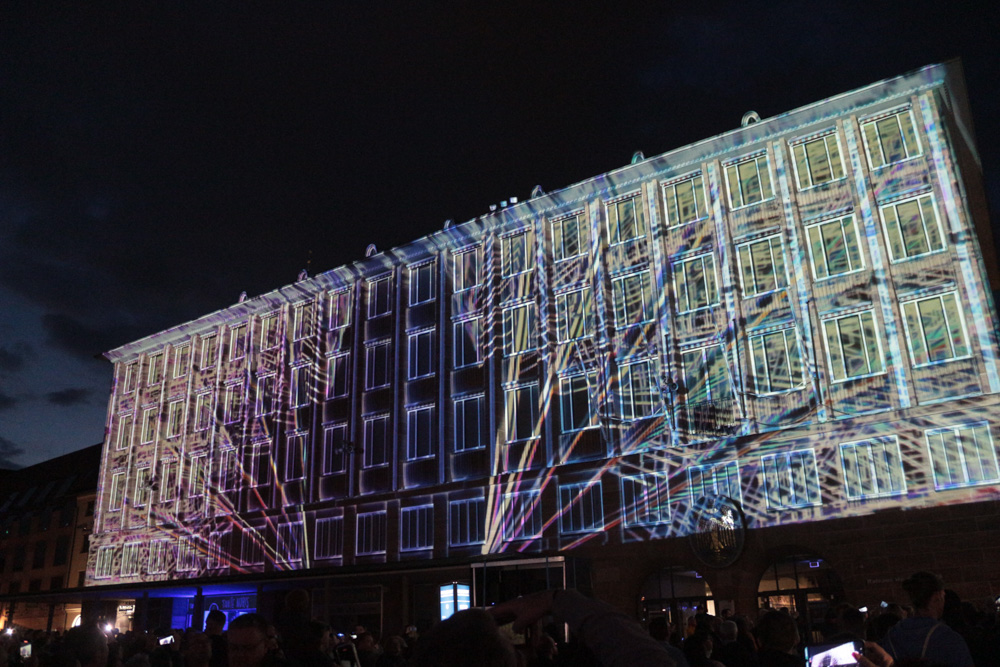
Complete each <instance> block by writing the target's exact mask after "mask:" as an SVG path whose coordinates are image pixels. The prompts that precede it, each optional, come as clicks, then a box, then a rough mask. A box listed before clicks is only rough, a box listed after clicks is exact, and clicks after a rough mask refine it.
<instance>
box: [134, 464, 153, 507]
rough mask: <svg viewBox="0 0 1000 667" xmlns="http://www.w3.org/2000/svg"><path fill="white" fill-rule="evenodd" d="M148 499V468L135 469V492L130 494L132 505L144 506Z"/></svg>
mask: <svg viewBox="0 0 1000 667" xmlns="http://www.w3.org/2000/svg"><path fill="white" fill-rule="evenodd" d="M148 500H149V468H138V469H137V470H136V471H135V493H133V494H132V505H133V506H134V507H145V506H146V503H147V502H148Z"/></svg>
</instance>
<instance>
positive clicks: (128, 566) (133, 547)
mask: <svg viewBox="0 0 1000 667" xmlns="http://www.w3.org/2000/svg"><path fill="white" fill-rule="evenodd" d="M142 545H143V543H142V542H126V543H125V546H124V547H122V569H121V573H122V576H123V577H134V576H136V575H138V574H139V572H140V571H141V570H142V563H141V562H140V556H141V554H142Z"/></svg>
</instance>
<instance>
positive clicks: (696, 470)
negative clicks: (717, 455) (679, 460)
mask: <svg viewBox="0 0 1000 667" xmlns="http://www.w3.org/2000/svg"><path fill="white" fill-rule="evenodd" d="M687 478H688V495H689V497H690V498H691V499H692V500H697V499H698V498H707V497H709V495H711V496H716V497H718V496H722V497H725V498H730V499H732V500H735V501H736V502H737V503H739V504H741V505H742V504H743V479H742V477H741V476H740V463H739V460H731V461H715V462H712V463H705V464H703V465H695V466H689V467H688V470H687ZM723 482H724V484H723ZM709 484H710V485H711V493H709V492H708V485H709ZM734 490H735V491H736V493H735V494H734V493H733V491H734ZM696 491H700V492H701V495H699V496H695V495H694V493H695V492H696Z"/></svg>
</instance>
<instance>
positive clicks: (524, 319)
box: [503, 302, 538, 356]
mask: <svg viewBox="0 0 1000 667" xmlns="http://www.w3.org/2000/svg"><path fill="white" fill-rule="evenodd" d="M537 320H538V318H537V316H536V306H535V304H534V303H533V302H529V303H522V304H520V305H517V306H513V307H511V308H504V310H503V348H504V354H506V355H507V356H512V355H515V354H521V353H522V352H528V351H530V350H534V349H535V348H536V347H537V346H538V321H537Z"/></svg>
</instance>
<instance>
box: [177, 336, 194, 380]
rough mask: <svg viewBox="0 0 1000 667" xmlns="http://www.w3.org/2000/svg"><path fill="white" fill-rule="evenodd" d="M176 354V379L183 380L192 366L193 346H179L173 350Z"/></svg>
mask: <svg viewBox="0 0 1000 667" xmlns="http://www.w3.org/2000/svg"><path fill="white" fill-rule="evenodd" d="M173 352H174V354H173V356H174V373H173V376H174V378H175V379H176V378H182V377H184V376H185V375H187V372H188V368H190V366H191V344H190V343H183V344H181V345H177V346H175V347H174V350H173Z"/></svg>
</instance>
